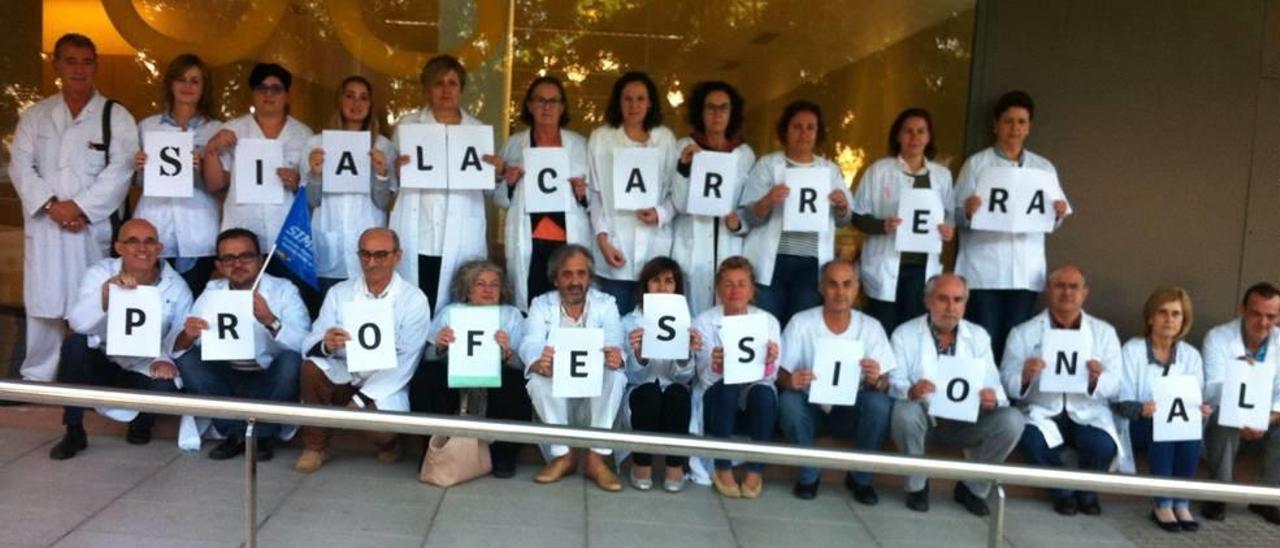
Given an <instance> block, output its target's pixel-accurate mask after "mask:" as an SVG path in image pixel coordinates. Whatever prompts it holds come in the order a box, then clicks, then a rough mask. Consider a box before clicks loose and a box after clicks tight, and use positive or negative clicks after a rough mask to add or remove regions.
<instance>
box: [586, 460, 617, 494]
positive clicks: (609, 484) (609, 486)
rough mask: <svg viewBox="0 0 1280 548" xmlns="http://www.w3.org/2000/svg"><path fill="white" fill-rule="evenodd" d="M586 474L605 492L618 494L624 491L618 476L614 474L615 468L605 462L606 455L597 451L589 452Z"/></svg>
mask: <svg viewBox="0 0 1280 548" xmlns="http://www.w3.org/2000/svg"><path fill="white" fill-rule="evenodd" d="M584 474H586V476H587V478H588V479H591V480H594V481H595V482H596V485H597V486H599V487H600V488H601V489H604V490H605V491H609V492H610V493H616V492H618V491H621V490H622V482H621V481H619V480H618V475H617V474H615V473H613V467H612V466H609V461H607V460H605V457H604V455H601V454H599V453H596V452H595V451H588V452H587V468H586V470H585V471H584Z"/></svg>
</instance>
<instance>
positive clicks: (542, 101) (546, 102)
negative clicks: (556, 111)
mask: <svg viewBox="0 0 1280 548" xmlns="http://www.w3.org/2000/svg"><path fill="white" fill-rule="evenodd" d="M529 102H530V103H533V105H534V106H536V107H540V108H551V107H558V106H560V105H563V104H564V98H563V97H534V98H532V99H529Z"/></svg>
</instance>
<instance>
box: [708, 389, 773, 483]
mask: <svg viewBox="0 0 1280 548" xmlns="http://www.w3.org/2000/svg"><path fill="white" fill-rule="evenodd" d="M746 388H749V390H748V391H747V409H746V411H745V413H743V412H741V411H740V410H739V409H738V401H739V399H740V398H741V396H742V390H743V389H746ZM702 406H703V419H702V420H703V422H705V423H706V426H707V435H709V436H711V437H713V438H728V437H729V436H732V435H733V434H735V433H740V432H745V433H747V434H749V435H750V436H751V439H752V441H770V440H772V439H773V427H774V425H775V424H776V423H777V422H778V395H777V393H775V392H774V391H773V388H770V387H768V386H765V385H763V384H725V383H724V381H717V382H716V383H715V384H714V385H712V387H711V388H708V389H707V392H706V394H704V395H703V396H702ZM739 415H744V417H743V418H745V419H746V420H742V421H739V420H738V419H739ZM742 424H745V425H746V428H740V427H739V425H742ZM732 465H733V463H732V462H731V461H729V460H728V459H716V470H728V469H729V468H731V467H732ZM747 470H748V471H751V472H756V473H760V472H761V471H763V470H764V463H760V462H749V463H747Z"/></svg>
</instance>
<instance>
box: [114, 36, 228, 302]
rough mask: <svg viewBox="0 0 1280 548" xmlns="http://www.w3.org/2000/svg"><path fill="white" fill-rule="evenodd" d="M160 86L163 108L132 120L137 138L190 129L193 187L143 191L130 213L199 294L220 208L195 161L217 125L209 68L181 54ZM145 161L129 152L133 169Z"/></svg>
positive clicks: (208, 268) (209, 262)
mask: <svg viewBox="0 0 1280 548" xmlns="http://www.w3.org/2000/svg"><path fill="white" fill-rule="evenodd" d="M163 86H164V112H161V113H159V114H154V115H151V116H149V117H147V118H144V119H143V120H142V121H141V122H138V137H139V140H140V141H141V140H145V139H146V134H147V133H151V132H190V133H191V140H192V144H193V145H194V147H195V148H194V156H195V157H194V159H193V160H192V161H193V165H192V167H193V173H192V177H193V178H194V184H195V188H194V189H193V190H192V193H191V197H190V198H169V197H164V196H146V195H143V196H142V197H141V198H139V199H138V209H137V211H135V212H134V214H133V215H134V217H137V218H139V219H146V220H148V221H151V224H153V225H155V227H156V231H157V232H159V234H160V243H162V244H164V252H163V254H162V255H161V256H162V257H164V258H165V259H167V260H168V261H169V266H172V267H173V268H174V270H177V271H178V273H180V274H182V279H184V280H186V281H187V286H188V287H190V288H191V293H192V294H193V295H195V296H196V297H199V296H200V293H201V292H203V291H204V286H205V284H206V283H208V282H209V277H210V276H212V275H213V267H214V264H213V256H214V246H213V241H214V239H215V238H216V237H217V236H218V223H219V217H220V209H221V206H220V205H219V204H218V202H217V200H215V199H214V197H213V195H212V194H210V193H209V191H208V189H207V187H206V186H205V182H204V174H203V173H202V170H201V166H200V164H201V160H202V158H203V157H204V146H205V143H208V142H209V139H210V138H211V137H213V135H214V134H216V133H217V132H218V130H219V129H221V128H222V122H221V121H220V120H218V119H217V117H216V116H215V115H214V112H213V72H212V71H210V70H209V66H208V65H206V64H205V63H204V61H203V60H201V59H200V58H199V57H197V56H196V55H193V54H190V53H184V54H182V55H179V56H177V57H175V58H174V59H173V61H170V62H169V67H168V68H166V69H165V71H164V84H163ZM148 160H150V159H149V158H147V154H146V153H145V152H143V151H141V150H140V151H138V153H137V154H135V155H134V167H135V168H136V169H137V170H138V171H142V170H143V168H145V167H146V164H147V161H148ZM155 161H158V159H157V160H155ZM138 178H139V180H141V179H142V178H143V175H142V174H141V173H139V176H138ZM144 184H145V182H144Z"/></svg>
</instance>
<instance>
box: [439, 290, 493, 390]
mask: <svg viewBox="0 0 1280 548" xmlns="http://www.w3.org/2000/svg"><path fill="white" fill-rule="evenodd" d="M501 325H502V320H501V313H500V312H499V310H498V307H496V306H462V305H457V306H452V307H449V327H450V328H452V329H453V344H450V345H449V388H497V387H499V386H502V347H500V346H498V341H497V339H495V338H494V336H495V335H497V333H498V330H499V329H501Z"/></svg>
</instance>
